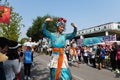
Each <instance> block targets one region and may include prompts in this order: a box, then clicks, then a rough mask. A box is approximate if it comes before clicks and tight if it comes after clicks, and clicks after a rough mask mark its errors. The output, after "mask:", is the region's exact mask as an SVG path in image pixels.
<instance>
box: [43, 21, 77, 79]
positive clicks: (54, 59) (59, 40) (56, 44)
mask: <svg viewBox="0 0 120 80" xmlns="http://www.w3.org/2000/svg"><path fill="white" fill-rule="evenodd" d="M46 25H47V22H44V23H43V25H42V32H43V34H44V35H45V36H47V37H48V38H49V39H50V40H51V47H52V48H53V49H54V48H57V49H62V51H63V61H62V66H61V68H60V74H59V79H60V80H72V75H71V73H70V71H69V69H68V62H67V57H66V54H65V52H64V47H65V45H66V40H67V39H73V38H74V37H75V35H76V32H77V28H74V31H73V32H72V33H69V34H59V33H58V32H55V33H52V32H50V31H48V30H47V29H46ZM59 55H60V50H58V51H55V50H53V51H52V55H51V59H50V79H51V80H55V76H56V71H57V68H58V66H59V65H58V58H59V57H60V56H59Z"/></svg>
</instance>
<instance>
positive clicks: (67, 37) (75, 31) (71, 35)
mask: <svg viewBox="0 0 120 80" xmlns="http://www.w3.org/2000/svg"><path fill="white" fill-rule="evenodd" d="M76 33H77V28H76V27H75V28H74V31H73V32H72V33H69V34H66V39H70V40H72V39H73V38H74V37H75V35H76Z"/></svg>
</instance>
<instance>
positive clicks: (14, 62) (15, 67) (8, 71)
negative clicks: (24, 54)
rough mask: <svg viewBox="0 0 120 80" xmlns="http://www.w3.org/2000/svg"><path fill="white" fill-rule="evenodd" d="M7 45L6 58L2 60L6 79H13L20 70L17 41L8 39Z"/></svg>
mask: <svg viewBox="0 0 120 80" xmlns="http://www.w3.org/2000/svg"><path fill="white" fill-rule="evenodd" d="M9 41H10V42H9V47H8V51H7V53H6V55H7V56H8V60H6V61H5V62H4V70H5V76H6V80H15V78H16V74H18V73H19V72H20V70H21V62H19V55H18V52H17V48H18V42H16V41H14V40H9Z"/></svg>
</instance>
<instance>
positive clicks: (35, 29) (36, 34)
mask: <svg viewBox="0 0 120 80" xmlns="http://www.w3.org/2000/svg"><path fill="white" fill-rule="evenodd" d="M48 17H52V18H53V19H54V21H52V22H50V23H48V25H47V27H46V28H47V29H48V30H49V31H51V32H55V31H56V27H55V24H56V23H55V22H56V20H57V17H53V16H49V15H45V16H43V17H40V16H39V17H37V18H36V19H35V20H33V23H32V26H31V27H30V28H29V29H28V30H27V33H26V35H27V36H28V37H31V38H32V40H33V41H38V40H39V39H42V38H43V37H45V36H43V34H42V32H41V30H42V23H43V22H44V20H45V19H46V18H48Z"/></svg>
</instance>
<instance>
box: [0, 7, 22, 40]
mask: <svg viewBox="0 0 120 80" xmlns="http://www.w3.org/2000/svg"><path fill="white" fill-rule="evenodd" d="M21 21H22V16H20V15H19V14H18V13H16V12H14V11H13V8H11V14H10V24H4V23H1V24H0V36H4V37H6V38H8V39H12V40H15V41H18V38H19V36H20V34H21V32H20V29H21V28H22V27H24V25H23V24H21Z"/></svg>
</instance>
